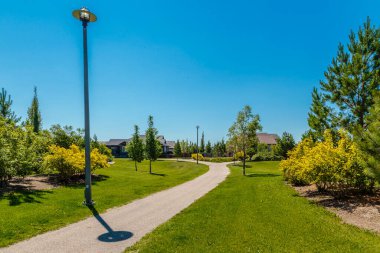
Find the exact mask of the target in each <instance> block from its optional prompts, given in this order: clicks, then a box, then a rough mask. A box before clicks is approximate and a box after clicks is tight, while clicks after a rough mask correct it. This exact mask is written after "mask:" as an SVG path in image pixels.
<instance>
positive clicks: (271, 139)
mask: <svg viewBox="0 0 380 253" xmlns="http://www.w3.org/2000/svg"><path fill="white" fill-rule="evenodd" d="M279 138H280V137H279V136H278V135H277V134H267V133H258V134H257V139H258V140H259V143H263V144H266V145H268V148H269V149H272V147H273V146H275V145H276V144H277V139H279Z"/></svg>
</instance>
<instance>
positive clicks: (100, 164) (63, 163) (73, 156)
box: [43, 145, 109, 179]
mask: <svg viewBox="0 0 380 253" xmlns="http://www.w3.org/2000/svg"><path fill="white" fill-rule="evenodd" d="M43 166H44V168H45V169H46V170H48V171H50V172H53V171H58V173H59V174H60V176H61V177H62V178H63V179H69V178H70V177H72V176H73V175H77V174H83V173H84V167H85V158H84V151H83V150H81V149H80V148H79V147H78V146H77V145H71V146H70V148H68V149H66V148H62V147H59V146H56V145H51V146H49V154H48V155H46V156H45V157H44V164H43ZM107 167H109V165H108V162H107V156H105V155H102V154H100V153H99V151H98V150H97V149H93V150H92V151H91V172H93V171H94V170H96V169H101V168H107Z"/></svg>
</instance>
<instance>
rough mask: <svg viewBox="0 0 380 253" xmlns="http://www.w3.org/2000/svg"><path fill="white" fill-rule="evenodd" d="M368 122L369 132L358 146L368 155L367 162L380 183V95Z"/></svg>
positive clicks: (362, 137)
mask: <svg viewBox="0 0 380 253" xmlns="http://www.w3.org/2000/svg"><path fill="white" fill-rule="evenodd" d="M368 122H369V124H368V127H367V130H366V131H363V132H362V134H361V136H360V138H358V139H359V141H358V144H359V146H360V148H361V149H362V150H363V151H364V153H365V154H366V155H367V159H366V161H367V163H368V165H369V167H370V168H371V169H372V170H373V172H374V174H375V175H376V177H377V180H378V181H379V182H380V93H378V95H377V97H376V99H375V104H374V106H373V107H372V109H371V110H370V114H369V116H368Z"/></svg>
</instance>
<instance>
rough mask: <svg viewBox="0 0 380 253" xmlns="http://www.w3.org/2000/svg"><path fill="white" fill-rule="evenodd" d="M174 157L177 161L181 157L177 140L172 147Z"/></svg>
mask: <svg viewBox="0 0 380 253" xmlns="http://www.w3.org/2000/svg"><path fill="white" fill-rule="evenodd" d="M174 156H175V157H177V160H178V157H181V156H182V151H181V144H180V143H179V140H177V142H176V143H175V145H174Z"/></svg>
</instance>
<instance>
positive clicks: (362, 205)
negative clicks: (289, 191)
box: [294, 185, 380, 233]
mask: <svg viewBox="0 0 380 253" xmlns="http://www.w3.org/2000/svg"><path fill="white" fill-rule="evenodd" d="M294 189H295V190H296V191H297V192H298V193H299V195H300V196H303V197H306V198H307V199H309V200H310V201H312V202H314V203H317V204H318V205H321V206H323V207H325V208H326V209H328V210H329V211H331V212H333V213H335V214H336V215H338V216H339V217H340V218H341V219H342V220H343V222H345V223H348V224H352V225H355V226H358V227H360V228H364V229H367V230H370V231H373V232H376V233H380V189H377V190H376V191H375V193H374V194H367V195H358V194H351V195H348V196H345V197H336V196H333V195H332V194H330V193H328V192H319V191H318V190H317V187H316V186H315V185H310V186H296V187H294Z"/></svg>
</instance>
